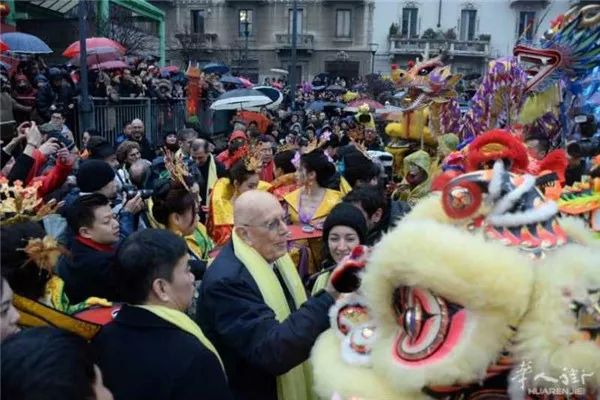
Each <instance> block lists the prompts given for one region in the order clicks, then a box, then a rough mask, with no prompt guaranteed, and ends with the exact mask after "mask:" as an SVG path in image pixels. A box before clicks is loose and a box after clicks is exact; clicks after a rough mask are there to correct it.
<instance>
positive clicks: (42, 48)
mask: <svg viewBox="0 0 600 400" xmlns="http://www.w3.org/2000/svg"><path fill="white" fill-rule="evenodd" d="M1 39H2V41H3V42H4V44H6V45H7V46H8V47H10V51H12V52H13V53H25V54H49V53H52V52H53V51H52V49H51V48H50V47H48V45H47V44H46V43H44V41H43V40H42V39H40V38H38V37H37V36H33V35H30V34H28V33H23V32H7V33H3V34H2V36H1Z"/></svg>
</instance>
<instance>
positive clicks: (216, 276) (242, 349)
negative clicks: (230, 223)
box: [197, 191, 337, 400]
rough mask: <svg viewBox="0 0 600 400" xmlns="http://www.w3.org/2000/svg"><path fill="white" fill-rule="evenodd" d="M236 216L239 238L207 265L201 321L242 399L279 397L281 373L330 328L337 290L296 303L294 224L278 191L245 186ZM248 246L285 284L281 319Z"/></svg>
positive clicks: (199, 313)
mask: <svg viewBox="0 0 600 400" xmlns="http://www.w3.org/2000/svg"><path fill="white" fill-rule="evenodd" d="M234 220H235V227H234V233H233V237H232V240H231V241H230V242H229V243H227V244H226V245H225V247H224V248H223V249H222V250H221V252H220V253H219V255H218V256H217V258H216V259H215V261H214V262H213V264H212V265H211V267H210V268H208V270H207V272H206V274H205V275H204V280H203V281H202V285H201V287H200V289H199V292H200V297H199V299H198V303H197V304H198V311H197V318H198V322H199V325H200V326H201V327H202V329H203V331H204V332H205V333H206V335H207V337H208V338H209V339H210V340H211V341H212V342H213V343H214V345H215V347H216V348H217V350H218V351H219V354H221V357H222V358H223V362H224V364H225V368H226V371H227V376H228V378H229V386H230V388H231V389H232V391H233V393H234V396H235V398H236V399H239V400H285V399H284V398H279V399H278V393H277V377H278V376H279V375H282V374H284V373H286V372H288V371H290V370H291V369H292V368H294V367H296V366H298V365H300V364H301V363H303V362H304V361H305V360H306V359H307V358H308V357H309V355H310V351H311V348H312V346H313V344H314V342H315V340H316V339H317V337H318V336H319V335H320V334H321V332H323V331H324V330H326V329H327V328H328V327H329V319H328V316H327V313H328V310H329V308H330V307H331V306H332V305H333V303H334V298H335V296H336V294H337V293H336V292H335V290H334V289H333V287H332V286H331V285H328V287H327V289H326V290H324V291H321V292H320V293H318V294H317V295H315V296H314V297H312V298H310V299H308V300H307V301H305V302H304V303H303V304H298V302H297V301H295V298H294V294H293V293H294V290H293V289H292V288H290V285H289V284H288V283H289V282H290V275H286V274H285V273H284V272H282V270H281V268H280V266H279V263H280V262H281V261H280V260H282V259H284V258H285V257H288V256H287V233H288V230H287V227H286V225H285V215H284V212H283V210H282V208H281V206H280V205H279V202H278V201H277V199H276V198H275V197H274V196H272V195H271V194H269V193H265V192H260V191H249V192H245V193H244V194H242V195H241V196H240V197H239V198H238V199H237V201H236V203H235V211H234ZM244 247H250V248H251V249H252V250H251V251H252V252H254V253H255V254H256V255H257V257H260V258H262V259H257V262H256V263H255V264H254V266H256V265H259V264H260V265H259V267H260V268H265V269H266V270H265V269H263V270H262V271H263V272H264V273H266V274H270V271H269V269H270V270H271V271H272V272H273V276H274V277H276V281H275V280H274V281H275V282H276V284H277V285H279V286H280V287H281V289H282V291H281V293H282V294H283V295H282V296H280V298H279V299H278V300H279V301H281V302H282V303H283V304H287V306H288V307H289V310H290V313H289V315H288V316H287V317H286V318H285V319H284V320H282V321H281V322H280V321H279V320H278V319H277V318H276V313H275V311H274V309H273V308H272V307H271V306H270V305H268V304H267V300H266V299H265V298H263V296H262V294H261V293H262V291H261V289H260V288H259V286H260V285H261V283H260V282H258V281H257V280H255V278H254V277H253V276H254V275H253V274H252V272H251V270H253V271H256V270H254V268H253V267H252V266H250V267H249V266H248V265H246V264H249V263H246V264H244V262H242V261H241V260H240V258H239V257H240V256H241V255H239V254H241V253H239V252H240V249H241V248H244ZM291 269H292V271H293V273H294V274H296V276H294V277H293V278H295V279H296V280H298V281H299V277H298V276H297V272H296V270H295V268H294V267H293V266H292V268H291ZM266 271H269V272H266ZM288 271H289V269H288ZM300 286H301V284H300ZM263 289H264V287H263ZM270 289H273V288H272V287H271V288H270ZM301 290H303V288H301Z"/></svg>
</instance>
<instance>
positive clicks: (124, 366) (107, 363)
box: [92, 305, 232, 400]
mask: <svg viewBox="0 0 600 400" xmlns="http://www.w3.org/2000/svg"><path fill="white" fill-rule="evenodd" d="M92 344H93V346H94V350H95V352H96V355H97V361H98V366H99V367H100V369H101V370H102V374H103V377H104V383H105V384H106V386H107V387H108V388H109V389H110V390H111V392H112V394H113V395H114V397H115V400H150V399H152V400H231V399H232V396H231V392H230V390H229V388H228V387H227V381H226V378H225V375H224V373H223V369H222V368H221V365H220V364H219V360H218V359H217V357H216V356H215V355H214V354H213V353H212V352H211V351H210V350H208V349H207V348H206V347H204V345H202V343H200V341H199V340H198V339H197V338H195V337H194V336H192V335H191V334H189V333H187V332H185V331H182V330H181V329H179V328H178V327H176V326H175V325H172V324H171V323H169V322H167V321H165V320H163V319H162V318H159V317H157V316H156V315H154V314H153V313H151V312H150V311H147V310H144V309H142V308H138V307H130V306H127V305H125V306H123V308H121V310H120V311H119V313H118V314H117V316H116V318H115V320H114V321H113V322H111V323H110V324H108V325H106V326H105V327H104V328H103V329H102V331H100V333H99V334H98V335H97V336H96V337H95V338H94V340H93V341H92Z"/></svg>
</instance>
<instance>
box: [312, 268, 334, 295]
mask: <svg viewBox="0 0 600 400" xmlns="http://www.w3.org/2000/svg"><path fill="white" fill-rule="evenodd" d="M330 276H331V272H330V271H327V272H321V273H320V274H319V275H318V276H317V279H316V280H315V284H314V285H313V288H312V291H311V292H310V295H311V296H314V295H315V294H317V292H318V291H319V290H321V289H325V288H326V287H327V282H329V277H330Z"/></svg>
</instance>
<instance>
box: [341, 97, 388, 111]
mask: <svg viewBox="0 0 600 400" xmlns="http://www.w3.org/2000/svg"><path fill="white" fill-rule="evenodd" d="M363 104H366V105H368V106H369V109H371V110H378V109H380V108H384V105H383V104H381V103H379V102H378V101H375V100H373V99H358V100H353V101H351V102H350V103H348V107H356V108H358V107H360V106H362V105H363Z"/></svg>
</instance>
